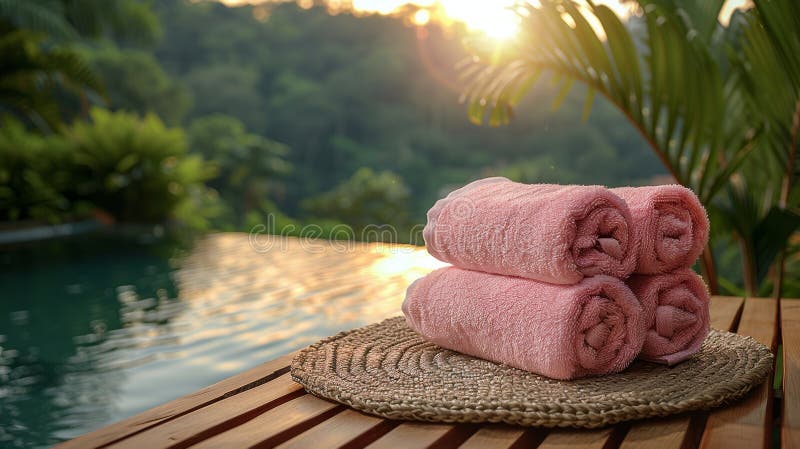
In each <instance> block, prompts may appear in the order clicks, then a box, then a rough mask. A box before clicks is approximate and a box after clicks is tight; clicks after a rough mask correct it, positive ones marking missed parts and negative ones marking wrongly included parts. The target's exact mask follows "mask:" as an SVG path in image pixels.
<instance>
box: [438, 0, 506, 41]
mask: <svg viewBox="0 0 800 449" xmlns="http://www.w3.org/2000/svg"><path fill="white" fill-rule="evenodd" d="M438 3H439V5H441V8H442V10H443V12H444V13H445V14H446V15H447V16H448V17H450V18H451V19H453V20H457V21H461V22H463V23H464V24H466V25H467V28H469V29H471V30H473V31H479V32H482V33H484V34H486V35H487V36H488V37H490V38H492V39H497V40H506V39H510V38H512V37H514V36H516V34H517V33H518V32H519V16H518V15H517V14H516V13H515V12H514V11H513V10H512V9H511V7H512V6H513V5H514V4H515V1H514V0H511V1H504V0H494V1H486V0H439V2H438Z"/></svg>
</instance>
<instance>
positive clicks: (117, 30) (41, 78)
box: [0, 0, 160, 132]
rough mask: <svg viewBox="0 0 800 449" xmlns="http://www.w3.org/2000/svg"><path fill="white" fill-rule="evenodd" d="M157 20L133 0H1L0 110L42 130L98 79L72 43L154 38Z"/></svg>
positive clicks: (71, 107) (94, 89) (90, 92)
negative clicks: (64, 96)
mask: <svg viewBox="0 0 800 449" xmlns="http://www.w3.org/2000/svg"><path fill="white" fill-rule="evenodd" d="M159 35H160V29H159V27H158V21H157V19H156V17H155V15H154V14H153V12H152V11H151V10H150V8H149V7H148V5H147V4H145V3H141V2H139V1H136V0H40V1H30V0H0V61H2V62H0V111H5V112H10V113H12V114H14V115H16V116H17V117H19V118H21V119H23V120H25V121H26V122H29V123H33V124H34V125H35V126H37V127H39V128H41V129H42V130H45V131H48V132H49V131H52V130H53V129H55V128H56V127H57V126H58V125H59V124H60V123H61V121H62V118H63V117H64V116H70V115H73V114H74V113H75V112H76V111H77V110H78V108H79V106H78V105H79V101H77V100H76V99H74V98H73V99H71V101H64V100H65V99H64V98H63V94H64V92H69V93H70V94H75V95H77V96H78V97H80V102H85V99H86V95H87V94H88V95H93V94H96V93H98V92H100V89H99V87H100V83H99V82H98V81H97V78H96V77H95V75H94V74H93V73H92V72H91V71H90V70H89V67H88V64H86V62H85V61H84V59H83V58H82V57H81V56H80V55H79V53H78V52H76V51H75V48H74V47H73V46H72V44H75V43H76V42H78V41H79V40H80V39H82V38H100V37H111V38H115V39H117V40H118V41H131V42H137V43H150V44H152V43H154V42H155V40H156V39H157V37H158V36H159Z"/></svg>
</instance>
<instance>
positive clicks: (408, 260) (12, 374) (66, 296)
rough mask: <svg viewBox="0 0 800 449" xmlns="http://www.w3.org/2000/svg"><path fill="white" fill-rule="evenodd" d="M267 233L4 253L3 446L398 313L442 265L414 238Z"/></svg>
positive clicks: (80, 429) (117, 411)
mask: <svg viewBox="0 0 800 449" xmlns="http://www.w3.org/2000/svg"><path fill="white" fill-rule="evenodd" d="M270 239H271V240H269V241H265V240H264V241H261V243H264V242H267V243H268V244H267V245H262V246H258V247H254V246H252V244H251V242H250V241H249V239H248V236H247V235H245V234H216V235H212V236H209V237H207V238H204V239H202V240H201V241H199V242H197V243H196V244H195V245H194V247H193V248H192V249H191V250H189V251H188V252H178V253H176V251H177V250H176V249H175V248H172V247H170V246H167V247H166V248H161V249H159V250H158V251H156V250H155V248H142V247H140V246H139V245H120V244H118V243H116V242H105V243H102V244H96V245H95V246H96V247H95V248H94V249H91V248H90V247H91V246H92V245H90V244H89V243H90V242H82V241H78V242H74V243H71V244H68V245H66V247H65V248H62V250H61V253H60V256H59V257H54V256H51V255H50V254H51V253H52V250H48V251H49V252H48V251H44V250H42V251H41V253H40V252H37V251H32V254H27V255H26V254H24V253H21V254H0V264H1V265H2V270H0V284H1V285H3V286H4V287H6V292H5V293H6V294H7V295H8V296H7V297H4V298H3V301H2V302H0V399H2V400H1V401H0V447H4V448H5V447H12V448H13V447H43V446H47V445H51V444H54V443H57V442H58V441H60V440H63V439H66V438H71V437H74V436H77V435H79V434H81V433H84V432H87V431H90V430H92V429H95V428H98V427H101V426H103V425H106V424H108V423H110V422H113V421H117V420H119V419H122V418H125V417H127V416H130V415H132V414H135V413H138V412H140V411H143V410H146V409H148V408H151V407H153V406H155V405H158V404H160V403H163V402H165V401H168V400H170V399H173V398H176V397H178V396H181V395H184V394H187V393H190V392H193V391H195V390H198V389H200V388H202V387H204V386H207V385H209V384H211V383H214V382H216V381H218V380H221V379H223V378H225V377H229V376H231V375H233V374H236V373H238V372H241V371H243V370H246V369H248V368H250V367H253V366H256V365H258V364H259V363H262V362H264V361H267V360H270V359H273V358H275V357H277V356H279V355H282V354H285V353H288V352H290V351H292V350H295V349H298V348H300V347H303V346H306V345H308V344H311V343H313V342H315V341H317V340H318V339H320V338H323V337H326V336H329V335H332V334H335V333H337V332H339V331H342V330H345V329H349V328H353V327H357V326H361V325H365V324H369V323H371V322H375V321H379V320H382V319H384V318H387V317H389V316H395V315H398V314H400V313H401V312H400V304H401V303H402V300H403V295H404V293H405V289H406V287H407V286H408V284H409V283H410V282H411V281H413V280H414V279H416V278H417V277H420V276H422V275H424V274H426V273H427V272H430V271H432V270H433V269H435V268H437V267H439V266H442V265H444V264H442V263H441V262H439V261H437V260H435V259H433V258H432V257H431V256H429V255H428V254H427V253H426V252H425V251H424V249H422V248H419V247H411V246H405V245H390V246H387V245H382V244H361V243H351V244H342V243H332V242H326V241H303V240H299V239H282V238H277V237H270ZM176 254H179V255H178V256H177V257H176ZM43 255H47V257H44V256H43Z"/></svg>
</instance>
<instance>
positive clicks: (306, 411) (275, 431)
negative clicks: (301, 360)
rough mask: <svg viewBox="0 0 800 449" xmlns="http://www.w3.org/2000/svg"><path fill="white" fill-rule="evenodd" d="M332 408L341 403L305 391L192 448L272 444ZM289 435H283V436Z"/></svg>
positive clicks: (267, 445) (215, 448)
mask: <svg viewBox="0 0 800 449" xmlns="http://www.w3.org/2000/svg"><path fill="white" fill-rule="evenodd" d="M336 408H339V409H342V408H343V406H340V405H339V404H336V403H334V402H330V401H326V400H324V399H319V398H317V397H314V396H311V395H309V394H306V395H303V396H301V397H299V398H297V399H293V400H291V401H289V402H287V403H285V404H281V405H279V406H278V407H275V408H273V409H272V410H269V411H268V412H265V413H262V414H261V415H259V416H257V417H255V418H253V419H251V420H250V421H247V422H246V423H244V424H242V425H240V426H237V427H234V428H232V429H230V430H228V431H226V432H223V433H220V434H217V435H215V436H213V437H211V438H209V439H207V440H204V441H202V442H200V443H198V444H197V445H195V446H192V447H193V448H196V449H222V448H230V447H258V446H264V447H274V446H275V444H277V443H279V441H275V437H276V436H277V435H279V434H281V433H282V432H285V431H290V430H291V429H292V427H294V426H297V425H299V424H301V423H303V422H305V421H309V420H311V419H313V418H315V417H317V416H320V415H323V414H324V413H325V412H329V411H332V410H334V409H336ZM334 411H335V410H334ZM291 436H293V435H291ZM291 436H290V435H287V438H286V439H288V438H291Z"/></svg>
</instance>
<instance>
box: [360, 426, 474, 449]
mask: <svg viewBox="0 0 800 449" xmlns="http://www.w3.org/2000/svg"><path fill="white" fill-rule="evenodd" d="M461 432H463V430H462V429H459V427H458V426H451V425H447V424H427V423H413V422H407V423H403V424H400V425H399V426H397V427H395V428H394V429H393V430H392V431H391V432H389V433H387V434H386V435H384V436H382V437H381V438H379V439H378V440H376V441H375V442H373V443H372V444H370V445H369V446H367V447H368V448H370V449H396V448H400V447H402V448H408V449H418V448H426V447H430V446H432V445H434V444H436V443H442V442H444V441H447V440H452V439H454V437H456V438H457V436H458V435H456V434H458V433H461ZM459 442H460V441H459Z"/></svg>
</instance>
